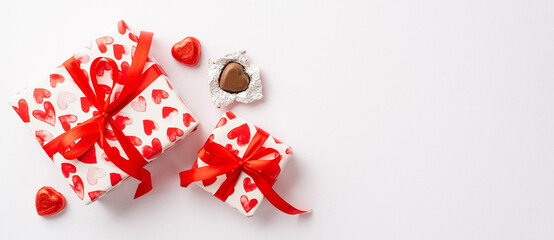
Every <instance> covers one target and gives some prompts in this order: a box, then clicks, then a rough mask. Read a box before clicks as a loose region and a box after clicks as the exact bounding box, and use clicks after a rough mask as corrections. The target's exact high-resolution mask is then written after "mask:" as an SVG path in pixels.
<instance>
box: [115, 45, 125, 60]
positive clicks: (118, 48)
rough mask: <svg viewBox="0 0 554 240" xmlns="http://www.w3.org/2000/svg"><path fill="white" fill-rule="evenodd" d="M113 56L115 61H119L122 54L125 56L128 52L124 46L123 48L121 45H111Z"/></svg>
mask: <svg viewBox="0 0 554 240" xmlns="http://www.w3.org/2000/svg"><path fill="white" fill-rule="evenodd" d="M113 54H114V57H115V59H117V60H121V57H122V56H123V55H124V54H125V55H127V54H128V52H127V50H126V49H125V46H123V45H121V44H114V45H113Z"/></svg>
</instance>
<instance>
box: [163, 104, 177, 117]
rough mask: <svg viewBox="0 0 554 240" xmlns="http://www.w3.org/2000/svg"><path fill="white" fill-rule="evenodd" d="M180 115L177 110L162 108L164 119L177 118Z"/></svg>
mask: <svg viewBox="0 0 554 240" xmlns="http://www.w3.org/2000/svg"><path fill="white" fill-rule="evenodd" d="M177 113H178V111H177V109H176V108H172V107H163V108H162V118H167V117H169V116H170V115H171V116H175V115H176V114H177Z"/></svg>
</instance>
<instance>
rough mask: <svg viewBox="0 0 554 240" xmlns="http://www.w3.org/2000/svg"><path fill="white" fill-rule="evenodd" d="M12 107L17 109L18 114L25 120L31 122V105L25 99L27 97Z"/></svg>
mask: <svg viewBox="0 0 554 240" xmlns="http://www.w3.org/2000/svg"><path fill="white" fill-rule="evenodd" d="M12 108H13V110H15V112H16V113H17V115H19V117H20V118H21V120H23V122H26V123H28V122H29V120H30V119H29V105H27V101H25V99H23V98H22V99H19V101H17V107H16V106H12Z"/></svg>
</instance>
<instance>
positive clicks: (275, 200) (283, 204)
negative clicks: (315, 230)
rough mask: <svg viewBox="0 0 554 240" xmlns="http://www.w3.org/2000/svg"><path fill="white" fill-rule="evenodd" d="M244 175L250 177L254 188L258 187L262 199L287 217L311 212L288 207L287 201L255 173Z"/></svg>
mask: <svg viewBox="0 0 554 240" xmlns="http://www.w3.org/2000/svg"><path fill="white" fill-rule="evenodd" d="M244 172H245V173H246V174H248V175H249V176H250V177H252V180H254V183H256V186H258V189H260V192H262V194H263V195H264V197H265V198H266V199H267V200H268V201H269V202H270V203H271V204H272V205H273V206H274V207H275V208H277V209H279V210H280V211H281V212H284V213H286V214H289V215H296V214H302V213H307V212H311V211H312V210H311V209H310V210H299V209H297V208H295V207H293V206H292V205H290V204H289V203H288V202H287V201H285V200H284V199H283V198H281V196H279V194H277V193H276V192H275V190H273V188H272V187H271V185H269V183H267V182H266V181H265V180H264V178H262V177H261V176H259V175H258V174H256V173H255V172H252V171H248V170H246V169H245V170H244Z"/></svg>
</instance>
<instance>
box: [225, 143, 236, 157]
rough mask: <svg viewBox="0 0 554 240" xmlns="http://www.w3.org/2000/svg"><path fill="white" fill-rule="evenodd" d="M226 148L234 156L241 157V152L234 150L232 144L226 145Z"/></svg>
mask: <svg viewBox="0 0 554 240" xmlns="http://www.w3.org/2000/svg"><path fill="white" fill-rule="evenodd" d="M225 148H227V150H229V152H231V153H232V154H234V155H237V156H238V155H239V150H238V149H233V145H231V144H225Z"/></svg>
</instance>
